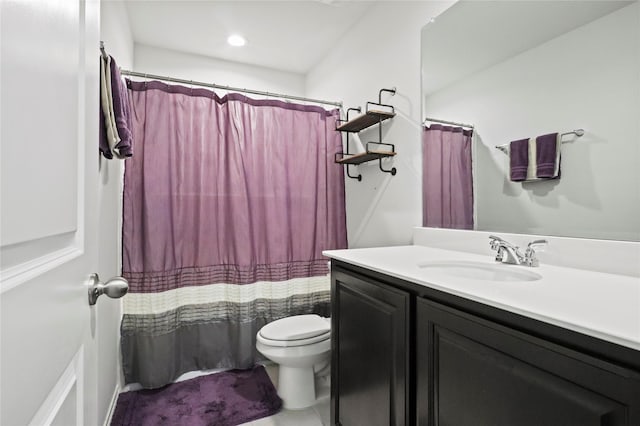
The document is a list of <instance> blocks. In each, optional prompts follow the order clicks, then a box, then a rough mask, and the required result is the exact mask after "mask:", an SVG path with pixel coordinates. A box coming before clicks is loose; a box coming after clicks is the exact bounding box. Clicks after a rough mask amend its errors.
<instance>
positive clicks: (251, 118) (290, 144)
mask: <svg viewBox="0 0 640 426" xmlns="http://www.w3.org/2000/svg"><path fill="white" fill-rule="evenodd" d="M128 86H129V89H130V95H131V96H130V97H131V102H132V115H133V132H134V135H133V137H134V145H135V150H136V155H135V156H134V157H133V158H131V159H128V160H127V162H126V171H125V186H124V201H123V205H124V211H123V275H124V276H125V277H126V278H127V279H128V280H129V283H130V292H129V294H127V296H125V298H124V315H123V319H122V326H121V343H122V345H121V346H122V364H123V370H124V375H125V380H126V382H127V383H132V382H134V383H135V382H138V383H141V384H142V385H143V386H144V387H146V388H156V387H159V386H163V385H165V384H167V383H170V382H171V381H173V380H174V379H175V378H176V377H178V376H179V375H180V374H182V373H185V372H187V371H192V370H202V369H212V368H248V367H251V366H252V365H253V364H254V363H255V361H256V360H258V359H259V358H258V355H257V352H256V349H255V339H256V333H257V332H258V330H259V329H260V328H261V327H262V326H263V325H264V324H266V323H268V322H270V321H273V320H276V319H278V318H282V317H285V316H290V315H296V314H308V313H316V314H320V315H323V316H328V315H329V302H330V285H329V277H328V269H327V258H325V257H324V256H322V251H323V250H327V249H339V248H346V246H347V238H346V219H345V204H344V202H345V199H344V175H343V170H342V169H343V168H342V167H340V166H337V165H335V164H334V160H333V156H334V153H335V152H338V151H340V150H341V148H342V140H341V136H340V133H339V132H336V131H335V122H336V119H337V118H338V111H337V110H334V111H327V110H325V109H323V108H321V107H319V106H310V105H298V104H293V103H288V102H282V101H277V100H272V99H270V100H255V99H249V98H247V97H246V96H243V95H240V94H235V93H234V94H229V95H227V96H225V97H223V98H219V97H218V96H217V95H216V94H215V93H214V92H212V91H210V90H207V89H195V88H194V89H191V88H187V87H183V86H176V85H167V84H165V83H161V82H158V81H149V82H128Z"/></svg>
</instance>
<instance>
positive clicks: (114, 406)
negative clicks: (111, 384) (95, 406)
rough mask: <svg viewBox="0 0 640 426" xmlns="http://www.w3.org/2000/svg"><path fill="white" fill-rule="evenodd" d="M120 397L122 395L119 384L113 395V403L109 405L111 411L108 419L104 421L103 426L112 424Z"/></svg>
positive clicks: (108, 413)
mask: <svg viewBox="0 0 640 426" xmlns="http://www.w3.org/2000/svg"><path fill="white" fill-rule="evenodd" d="M118 395H120V384H117V385H116V387H115V388H114V389H113V395H111V402H110V403H109V411H108V412H107V417H105V419H104V424H103V426H109V425H110V424H111V419H112V417H113V412H114V411H115V409H116V404H117V402H118Z"/></svg>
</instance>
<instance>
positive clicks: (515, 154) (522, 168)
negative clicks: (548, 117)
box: [509, 139, 529, 182]
mask: <svg viewBox="0 0 640 426" xmlns="http://www.w3.org/2000/svg"><path fill="white" fill-rule="evenodd" d="M509 166H510V169H511V180H512V181H513V182H521V181H523V180H526V179H527V168H528V167H529V139H520V140H517V141H512V142H511V143H510V144H509Z"/></svg>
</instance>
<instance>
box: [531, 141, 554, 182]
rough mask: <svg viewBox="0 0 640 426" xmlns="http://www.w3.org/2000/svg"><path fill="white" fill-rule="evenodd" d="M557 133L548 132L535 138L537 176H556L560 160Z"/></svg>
mask: <svg viewBox="0 0 640 426" xmlns="http://www.w3.org/2000/svg"><path fill="white" fill-rule="evenodd" d="M558 145H559V144H558V133H549V134H547V135H542V136H538V137H537V138H536V161H537V163H538V166H537V169H536V176H537V177H539V178H547V179H549V178H555V177H557V176H558V170H559V167H558V168H556V166H559V164H558V162H559V161H560V158H559V155H560V152H559V148H558Z"/></svg>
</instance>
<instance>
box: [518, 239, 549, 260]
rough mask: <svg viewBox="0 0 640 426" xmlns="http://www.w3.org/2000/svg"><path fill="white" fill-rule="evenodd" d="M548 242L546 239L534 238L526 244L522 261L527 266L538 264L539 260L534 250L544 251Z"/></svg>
mask: <svg viewBox="0 0 640 426" xmlns="http://www.w3.org/2000/svg"><path fill="white" fill-rule="evenodd" d="M548 244H549V242H548V241H547V240H534V241H531V242H530V243H529V244H527V250H525V252H524V262H525V263H526V264H527V265H528V266H540V261H539V260H538V258H537V257H536V251H544V249H545V248H546V247H547V245H548Z"/></svg>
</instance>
